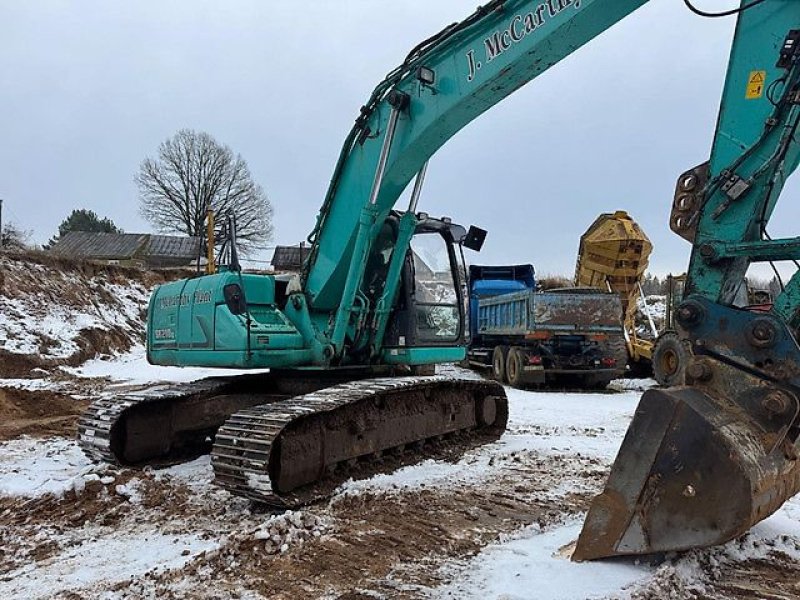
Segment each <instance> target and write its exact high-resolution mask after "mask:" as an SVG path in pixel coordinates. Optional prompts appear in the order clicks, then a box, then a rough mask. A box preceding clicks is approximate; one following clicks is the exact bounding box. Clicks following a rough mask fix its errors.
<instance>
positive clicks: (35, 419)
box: [0, 388, 89, 440]
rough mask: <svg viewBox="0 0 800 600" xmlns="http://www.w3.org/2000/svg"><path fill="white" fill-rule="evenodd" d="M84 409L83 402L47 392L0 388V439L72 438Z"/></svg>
mask: <svg viewBox="0 0 800 600" xmlns="http://www.w3.org/2000/svg"><path fill="white" fill-rule="evenodd" d="M88 406H89V402H88V401H87V400H76V399H74V398H72V397H70V396H66V395H63V394H58V393H55V392H51V391H36V392H32V391H26V390H20V389H16V388H0V440H8V439H12V438H15V437H18V436H20V435H31V436H39V437H42V436H54V435H55V436H63V437H72V436H74V435H75V433H76V431H77V428H76V425H77V422H78V417H79V416H80V415H81V413H83V411H84V410H85V409H86V407H88Z"/></svg>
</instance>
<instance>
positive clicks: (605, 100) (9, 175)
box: [0, 0, 800, 275]
mask: <svg viewBox="0 0 800 600" xmlns="http://www.w3.org/2000/svg"><path fill="white" fill-rule="evenodd" d="M607 1H613V0H607ZM710 4H711V5H713V6H712V8H718V7H719V6H720V5H721V4H724V5H726V6H727V5H728V4H731V5H732V4H733V2H724V3H721V2H717V1H715V2H712V3H710ZM475 6H476V0H436V1H435V2H434V1H432V0H394V1H391V2H389V1H383V0H337V1H336V2H331V1H325V2H323V1H309V2H304V3H302V4H298V3H296V2H274V1H271V0H254V1H238V0H226V1H225V2H222V1H219V2H208V1H198V0H191V1H190V0H183V1H181V0H175V1H163V0H162V1H152V2H148V1H138V0H137V1H128V2H109V1H108V0H102V1H93V2H92V1H77V0H76V1H73V2H35V1H29V2H15V1H12V0H0V49H2V51H1V52H0V108H2V110H0V198H3V199H4V200H5V203H4V209H5V210H4V215H3V216H4V218H6V219H11V220H13V221H14V222H16V224H17V225H19V226H21V227H22V228H24V229H28V230H32V231H33V232H34V239H35V241H37V242H39V243H41V242H44V241H46V240H47V239H48V238H49V237H50V236H51V235H53V234H54V233H55V231H56V229H57V227H58V224H59V223H60V222H61V221H62V220H63V219H64V218H65V217H66V216H67V214H69V212H70V211H71V210H72V209H74V208H88V209H91V210H94V211H95V212H97V213H98V214H99V215H100V216H102V217H109V218H111V219H112V220H113V221H114V222H115V223H116V224H117V225H118V226H120V227H122V228H123V229H125V230H126V231H130V232H139V231H150V230H151V228H150V227H149V225H148V224H147V223H146V222H145V221H143V220H142V219H141V217H140V216H139V214H138V199H137V190H136V187H135V185H134V183H133V176H134V174H135V172H136V170H137V168H138V165H139V163H140V162H141V160H142V159H143V158H144V157H145V156H147V155H153V154H154V153H155V151H156V148H157V146H158V144H159V143H160V142H161V141H162V140H164V139H165V138H167V137H169V136H171V135H172V134H173V133H174V132H175V131H176V130H178V129H180V128H182V127H190V128H195V129H198V130H203V131H207V132H208V133H210V134H212V135H213V136H214V137H216V138H217V139H218V140H219V141H221V142H223V143H225V144H227V145H229V146H231V148H233V150H234V151H236V152H239V153H241V154H242V156H243V157H244V158H245V159H246V160H247V161H248V163H249V165H250V168H251V170H252V172H253V174H254V175H255V178H256V179H257V181H258V182H259V183H261V184H262V186H263V187H264V188H265V190H266V191H267V194H268V195H269V197H270V199H271V201H272V204H273V207H274V210H275V231H276V235H275V239H274V242H277V243H285V244H290V243H297V242H299V241H300V240H302V239H304V238H305V237H306V235H307V234H308V232H309V230H310V229H311V227H312V225H313V223H314V217H315V215H316V212H317V210H318V208H319V205H320V204H321V201H322V198H323V195H324V193H325V190H326V188H327V184H328V181H329V178H330V176H331V172H332V170H333V166H334V162H335V160H336V156H337V154H338V152H339V149H340V146H341V144H342V141H343V139H344V137H345V135H346V134H347V132H348V130H349V129H350V127H351V124H352V122H353V119H354V118H355V116H356V115H357V111H358V108H359V107H360V106H361V104H362V103H363V102H364V101H365V100H366V98H367V97H368V95H369V93H370V92H371V90H372V88H373V87H374V86H375V84H376V83H377V82H378V81H379V80H380V79H381V78H382V77H383V75H384V74H385V73H386V72H387V71H389V70H390V69H391V68H393V67H395V66H396V65H397V64H398V63H399V62H400V61H401V60H402V58H403V57H404V56H405V54H406V52H407V51H408V50H409V49H410V48H411V47H412V46H413V45H415V44H416V43H417V42H419V41H420V40H422V39H423V38H426V37H428V36H429V35H430V34H432V33H434V32H436V31H438V30H439V29H440V28H442V27H443V26H444V25H446V24H448V23H450V22H452V21H456V20H460V19H462V18H464V17H465V16H467V15H468V14H469V13H470V12H472V11H473V10H474V8H475ZM734 23H735V22H734V19H730V18H729V19H703V18H700V17H696V16H694V15H692V14H690V13H689V12H688V11H687V10H686V9H685V7H684V6H683V3H682V2H681V1H680V0H653V1H652V2H650V3H649V4H647V5H646V6H645V7H643V8H642V9H640V10H639V11H638V12H636V13H634V14H633V15H632V16H630V17H628V19H626V20H625V21H623V22H621V23H619V24H618V25H616V26H615V27H614V28H612V29H611V30H609V31H608V32H606V33H605V34H603V35H602V36H601V37H599V38H597V39H596V40H594V41H593V42H591V43H589V44H588V45H587V46H585V47H584V48H582V49H581V50H579V51H578V52H576V53H575V54H574V55H572V56H570V57H568V58H567V59H565V60H564V61H563V62H561V63H560V64H559V65H557V66H556V67H554V68H552V69H551V70H550V71H548V72H547V73H545V74H544V75H542V76H541V77H539V78H538V79H536V80H534V81H533V82H532V83H530V84H528V85H527V86H526V87H524V88H522V89H521V90H519V91H517V92H516V93H515V94H513V95H512V96H511V97H510V98H508V99H507V100H505V101H504V102H502V103H500V104H499V105H498V106H496V107H495V108H494V109H492V110H490V111H489V112H488V113H486V114H485V115H483V116H482V117H481V118H479V119H477V120H476V121H475V122H473V123H471V124H470V125H468V126H467V127H466V128H465V129H464V130H463V131H462V132H461V133H459V134H458V135H457V136H456V137H455V138H453V139H452V140H451V141H450V142H449V143H448V144H447V145H446V146H445V147H444V148H443V149H442V150H441V151H440V152H439V153H438V154H437V155H435V156H434V157H433V159H432V160H431V165H430V169H429V172H428V173H429V176H428V179H427V182H426V189H425V191H424V194H423V199H422V201H421V203H420V209H421V210H425V211H427V212H429V213H431V214H434V215H448V216H452V217H453V219H454V220H456V221H459V222H461V223H463V224H465V225H469V224H471V223H474V224H476V225H480V226H481V227H484V228H486V229H488V230H489V237H488V238H487V242H486V246H485V248H484V251H483V252H482V253H481V256H480V257H478V258H474V259H473V261H474V262H481V263H506V262H532V263H534V264H535V265H536V267H537V270H538V271H539V272H540V273H542V274H544V273H564V274H570V275H571V274H572V271H573V269H574V264H575V253H576V251H577V247H578V238H579V236H580V235H581V233H583V231H584V230H585V229H586V227H587V226H588V225H589V224H590V223H591V222H592V221H593V220H594V218H595V217H596V216H597V214H598V213H600V212H609V211H614V210H617V209H625V210H627V211H629V212H630V213H631V215H632V216H633V217H634V218H635V219H636V220H637V221H638V222H639V223H640V224H641V225H642V227H643V228H644V229H645V231H646V232H647V234H648V235H649V236H650V238H651V240H652V241H653V243H654V245H655V251H654V254H653V256H652V260H651V267H652V270H653V271H654V272H656V273H666V272H668V271H676V272H677V271H682V270H684V269H685V266H686V263H687V260H688V253H689V246H688V244H687V243H685V242H684V241H682V240H681V239H679V238H678V237H677V236H675V235H674V234H672V233H671V232H670V231H669V227H668V215H669V208H670V202H671V197H672V193H673V188H674V182H675V179H676V177H677V176H678V174H679V173H680V172H682V171H683V170H685V169H687V168H689V167H691V166H694V165H695V164H697V163H700V162H702V161H704V160H706V159H707V157H708V153H709V150H710V144H711V138H712V134H713V130H714V124H715V120H716V113H717V109H718V104H719V97H720V94H721V90H722V83H723V80H724V75H725V68H726V61H727V55H728V51H729V46H730V41H731V36H732V32H733V26H734ZM790 192H791V190H790ZM786 204H787V202H786V201H784V203H783V205H784V206H782V207H781V208H779V211H782V212H781V213H780V217H781V218H779V219H778V220H783V222H784V223H786V222H790V221H791V222H797V220H798V216H800V215H798V214H797V213H798V211H797V209H795V210H794V212H792V210H791V209H790V208H789V207H786V206H785V205H786ZM772 229H773V231H772V233H773V236H774V235H790V234H792V233H791V231H781V228H780V226H779V225H778V226H773V228H772ZM270 255H271V253H268V252H266V251H265V252H263V253H262V255H261V256H260V257H259V258H267V257H268V256H270Z"/></svg>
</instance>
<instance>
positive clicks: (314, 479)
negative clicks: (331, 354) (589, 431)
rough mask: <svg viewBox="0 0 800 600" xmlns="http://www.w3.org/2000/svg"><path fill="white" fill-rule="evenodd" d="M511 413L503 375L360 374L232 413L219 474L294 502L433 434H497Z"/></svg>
mask: <svg viewBox="0 0 800 600" xmlns="http://www.w3.org/2000/svg"><path fill="white" fill-rule="evenodd" d="M507 420H508V402H507V399H506V396H505V392H504V391H503V388H502V386H500V385H499V384H497V383H495V382H490V381H470V380H460V379H453V378H448V377H401V378H385V379H367V380H361V381H352V382H348V383H344V384H340V385H335V386H332V387H328V388H325V389H322V390H319V391H316V392H312V393H309V394H305V395H302V396H295V397H293V398H290V399H288V400H284V401H281V402H277V403H273V404H267V405H262V406H256V407H254V408H249V409H246V410H242V411H240V412H238V413H236V414H234V415H232V416H231V417H230V418H229V419H228V420H227V421H226V422H225V424H224V425H223V426H222V427H221V428H220V429H219V430H218V432H217V435H216V440H215V443H214V447H213V450H212V454H211V463H212V466H213V468H214V475H215V483H217V484H218V485H220V486H221V487H223V488H225V489H227V490H229V491H230V492H232V493H233V494H236V495H239V496H244V497H246V498H249V499H251V500H254V501H256V502H259V503H263V504H266V505H269V506H272V507H275V508H290V507H296V506H300V505H303V504H308V503H309V502H312V501H315V500H317V499H320V498H323V497H325V496H328V495H330V493H331V492H332V491H333V490H334V489H335V488H336V487H337V486H338V485H340V484H341V483H342V482H343V481H345V480H347V479H349V478H351V477H355V478H358V477H359V475H360V474H363V473H370V472H374V469H375V467H376V464H380V463H381V462H382V461H383V460H384V459H385V458H386V457H387V456H389V455H393V456H394V457H396V456H397V455H399V454H400V453H402V452H406V451H407V452H410V453H412V454H413V458H417V459H418V455H419V451H420V449H421V446H422V445H423V444H424V443H425V442H427V441H436V442H437V443H438V444H439V446H440V447H441V446H447V445H448V444H449V445H451V446H452V445H454V444H453V443H452V442H451V440H452V441H455V440H456V439H458V440H459V441H461V442H464V441H467V442H471V443H472V444H473V445H474V444H476V443H487V442H489V441H492V440H494V439H497V438H499V437H500V435H502V433H503V432H504V431H505V427H506V422H507ZM445 437H447V438H448V439H447V440H445V439H444V438H445ZM406 462H413V461H406Z"/></svg>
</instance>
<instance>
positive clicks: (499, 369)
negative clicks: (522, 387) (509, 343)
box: [492, 346, 508, 383]
mask: <svg viewBox="0 0 800 600" xmlns="http://www.w3.org/2000/svg"><path fill="white" fill-rule="evenodd" d="M507 357H508V347H506V346H495V347H494V352H492V377H494V379H495V381H499V382H500V383H507V382H508V380H507V379H506V358H507Z"/></svg>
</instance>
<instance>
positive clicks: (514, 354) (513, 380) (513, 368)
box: [506, 346, 526, 388]
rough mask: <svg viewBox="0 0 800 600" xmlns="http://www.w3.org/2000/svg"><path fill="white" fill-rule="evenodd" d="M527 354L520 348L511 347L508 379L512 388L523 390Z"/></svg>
mask: <svg viewBox="0 0 800 600" xmlns="http://www.w3.org/2000/svg"><path fill="white" fill-rule="evenodd" d="M525 359H526V354H525V353H524V352H523V351H522V350H521V349H519V348H516V347H513V346H512V347H511V348H510V349H509V351H508V356H507V357H506V379H507V380H508V384H509V385H510V386H511V387H515V388H522V387H524V385H525V362H526V360H525Z"/></svg>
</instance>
